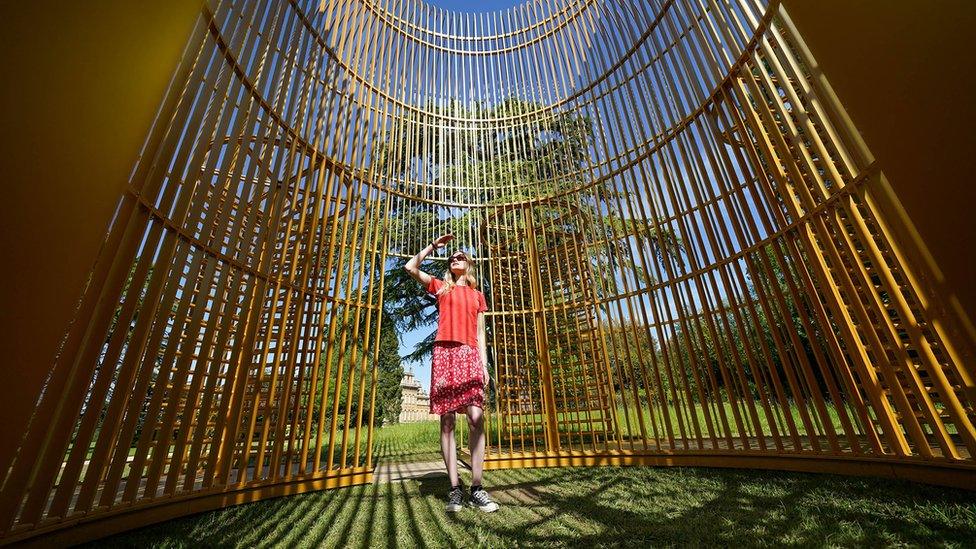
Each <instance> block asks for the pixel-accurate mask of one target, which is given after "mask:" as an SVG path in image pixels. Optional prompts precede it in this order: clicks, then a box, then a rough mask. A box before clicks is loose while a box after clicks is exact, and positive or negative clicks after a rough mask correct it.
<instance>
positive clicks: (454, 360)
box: [405, 234, 498, 513]
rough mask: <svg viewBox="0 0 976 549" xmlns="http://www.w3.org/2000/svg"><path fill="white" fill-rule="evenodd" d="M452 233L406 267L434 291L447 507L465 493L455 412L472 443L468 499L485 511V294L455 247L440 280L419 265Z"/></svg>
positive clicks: (433, 393)
mask: <svg viewBox="0 0 976 549" xmlns="http://www.w3.org/2000/svg"><path fill="white" fill-rule="evenodd" d="M451 240H454V236H453V235H450V234H447V235H444V236H442V237H440V238H438V239H437V240H435V241H434V242H433V243H432V244H430V245H429V246H427V247H426V248H424V249H423V250H421V251H420V253H418V254H417V255H415V256H414V257H413V258H412V259H411V260H410V261H408V262H407V265H406V266H405V269H406V270H407V272H408V273H410V276H412V277H413V278H414V279H415V280H417V281H418V282H420V283H421V284H423V285H424V287H426V288H427V291H428V292H430V293H431V294H434V295H435V296H437V311H438V317H437V337H436V338H435V339H434V360H433V365H432V368H431V376H430V411H431V413H434V414H437V415H439V416H441V454H443V456H444V464H445V465H447V475H448V477H450V480H451V491H450V493H448V496H447V505H445V506H444V509H445V510H446V511H448V512H452V513H453V512H457V511H460V510H461V507H462V505H463V503H464V492H463V489H462V486H461V482H460V480H459V479H458V469H457V453H456V451H455V442H454V417H455V416H454V414H455V413H463V414H466V415H467V416H468V427H470V436H469V438H470V448H471V493H470V495H469V498H468V504H469V505H471V506H472V507H477V508H478V509H481V510H482V511H485V512H488V513H490V512H492V511H497V510H498V504H497V503H495V502H493V501H492V500H491V497H489V496H488V492H486V491H485V490H484V488H482V486H481V472H482V469H483V466H484V461H485V429H484V404H485V385H486V384H487V383H488V360H487V358H488V353H487V349H486V347H485V314H484V313H485V311H486V310H487V309H488V307H487V305H486V304H485V296H484V294H482V293H481V292H479V291H478V290H477V289H476V288H477V284H478V281H477V279H475V277H474V274H472V270H473V269H472V265H471V259H470V258H469V257H468V256H467V255H465V253H464V252H462V251H457V252H455V253H454V254H452V255H451V257H450V258H449V259H448V269H447V272H445V273H444V279H443V280H439V279H436V278H434V277H432V276H430V275H429V274H427V273H425V272H423V271H421V270H420V264H421V262H423V260H424V258H425V257H427V256H428V255H429V254H430V253H431V252H433V251H434V250H436V249H439V248H443V247H444V246H446V245H447V243H448V242H450V241H451Z"/></svg>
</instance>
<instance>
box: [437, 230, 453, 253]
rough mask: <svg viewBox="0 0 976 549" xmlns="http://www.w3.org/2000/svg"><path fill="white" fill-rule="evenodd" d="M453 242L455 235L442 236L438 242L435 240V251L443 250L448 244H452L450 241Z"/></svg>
mask: <svg viewBox="0 0 976 549" xmlns="http://www.w3.org/2000/svg"><path fill="white" fill-rule="evenodd" d="M452 240H454V235H453V234H450V233H448V234H445V235H442V236H440V237H439V238H438V239H437V240H435V241H434V242H433V244H434V249H435V250H437V249H439V248H443V247H444V246H447V243H448V242H450V241H452Z"/></svg>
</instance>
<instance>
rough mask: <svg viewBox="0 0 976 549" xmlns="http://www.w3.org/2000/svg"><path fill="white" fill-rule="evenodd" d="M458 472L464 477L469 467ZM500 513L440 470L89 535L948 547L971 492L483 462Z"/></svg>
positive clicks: (220, 541) (279, 542)
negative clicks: (451, 505) (454, 499)
mask: <svg viewBox="0 0 976 549" xmlns="http://www.w3.org/2000/svg"><path fill="white" fill-rule="evenodd" d="M463 475H465V477H466V479H465V482H466V484H467V483H469V482H470V477H469V476H467V475H468V473H463ZM486 480H487V483H486V484H487V485H488V486H489V489H490V491H491V493H492V494H493V495H494V497H495V499H496V500H497V501H498V502H499V503H500V504H501V506H502V507H501V509H500V510H499V511H498V512H497V513H493V514H484V513H479V512H478V511H476V510H474V509H465V510H463V511H462V512H460V513H457V514H452V515H448V514H447V513H445V512H444V511H443V498H444V496H445V494H446V493H447V490H448V488H449V484H448V480H447V476H446V475H444V474H443V473H429V474H427V475H424V476H422V477H420V478H417V479H413V480H408V481H405V482H393V483H385V484H377V485H372V486H358V487H353V488H347V489H340V490H329V491H325V492H319V493H313V494H302V495H298V496H291V497H287V498H280V499H276V500H269V501H264V502H258V503H253V504H247V505H241V506H238V507H233V508H228V509H223V510H219V511H214V512H210V513H204V514H201V515H197V516H193V517H187V518H184V519H178V520H175V521H171V522H169V523H164V524H161V525H156V526H151V527H148V528H145V529H142V530H139V531H135V532H131V533H129V534H124V535H121V536H116V537H114V538H109V539H106V540H102V541H100V542H97V543H98V545H99V546H106V545H108V546H128V547H136V546H138V547H146V546H150V547H167V546H168V547H180V546H201V545H203V546H215V545H216V546H282V547H284V546H287V547H292V546H310V547H318V546H335V547H346V546H362V547H367V546H369V547H376V546H386V547H411V546H481V545H493V546H513V545H520V546H541V545H558V546H563V545H571V546H602V545H613V546H649V545H744V546H750V547H751V546H756V545H776V546H779V545H784V544H791V545H825V544H829V545H842V546H861V545H892V544H898V545H904V544H908V545H935V544H939V545H957V546H971V545H972V544H973V542H974V540H976V494H973V493H970V492H964V491H959V490H951V489H945V488H939V487H932V486H925V485H919V484H912V483H908V482H900V481H888V480H881V479H867V478H848V477H837V476H829V475H812V474H791V473H780V472H767V471H736V470H722V469H686V468H670V469H654V468H610V467H607V468H588V469H535V470H506V471H490V472H488V473H487V474H486Z"/></svg>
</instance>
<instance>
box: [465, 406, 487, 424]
mask: <svg viewBox="0 0 976 549" xmlns="http://www.w3.org/2000/svg"><path fill="white" fill-rule="evenodd" d="M467 418H468V427H470V428H471V429H481V426H482V425H484V424H485V415H484V414H483V413H482V411H481V408H478V407H477V406H471V407H470V408H468V414H467Z"/></svg>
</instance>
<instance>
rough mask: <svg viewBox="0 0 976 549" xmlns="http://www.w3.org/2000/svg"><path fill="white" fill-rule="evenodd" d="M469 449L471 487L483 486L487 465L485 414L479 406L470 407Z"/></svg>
mask: <svg viewBox="0 0 976 549" xmlns="http://www.w3.org/2000/svg"><path fill="white" fill-rule="evenodd" d="M468 427H469V428H470V430H469V432H468V438H469V439H470V440H469V448H470V449H471V485H472V486H479V485H481V471H482V470H483V469H484V465H485V414H484V411H483V410H482V409H481V408H480V407H478V406H468Z"/></svg>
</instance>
